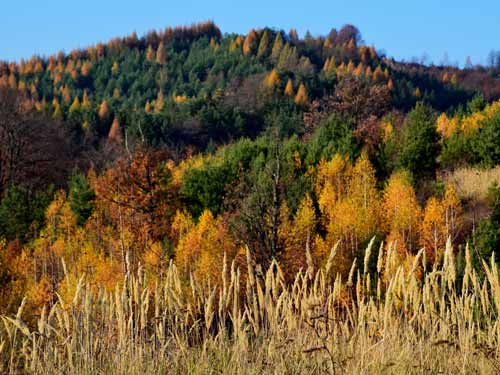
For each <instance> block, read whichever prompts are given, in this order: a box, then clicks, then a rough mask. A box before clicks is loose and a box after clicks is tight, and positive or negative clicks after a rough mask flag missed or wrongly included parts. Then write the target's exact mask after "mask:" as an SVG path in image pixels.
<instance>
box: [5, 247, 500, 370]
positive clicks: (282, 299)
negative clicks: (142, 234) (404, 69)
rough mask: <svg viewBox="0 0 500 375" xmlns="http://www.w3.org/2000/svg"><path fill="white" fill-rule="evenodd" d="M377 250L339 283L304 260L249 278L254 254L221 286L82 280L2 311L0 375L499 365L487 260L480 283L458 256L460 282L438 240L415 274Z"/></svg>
mask: <svg viewBox="0 0 500 375" xmlns="http://www.w3.org/2000/svg"><path fill="white" fill-rule="evenodd" d="M371 250H372V252H376V249H371ZM373 250H374V251H373ZM368 251H370V250H368ZM332 254H333V251H332ZM379 254H380V256H379V257H378V264H377V273H376V274H368V273H366V272H365V271H364V270H366V269H367V267H366V264H361V265H360V266H359V268H355V267H354V266H353V269H352V270H351V276H350V280H347V282H344V281H342V280H341V279H340V277H333V275H329V274H328V272H327V269H319V270H313V269H312V267H309V269H308V270H307V271H306V272H305V273H301V274H298V275H297V277H296V279H295V282H294V283H293V285H290V286H287V285H285V284H284V280H283V276H282V273H281V270H280V268H279V266H278V265H277V264H273V265H272V267H271V268H270V269H269V270H268V271H267V273H266V274H265V275H259V274H258V273H257V272H255V271H254V268H253V266H251V264H252V261H250V262H248V264H250V266H249V267H248V270H247V272H246V273H247V275H248V277H246V281H245V282H244V285H240V280H242V278H241V277H240V271H239V270H238V269H237V268H236V266H235V265H234V264H233V265H232V266H231V267H228V268H230V269H229V270H227V272H226V273H224V274H223V280H222V287H220V288H215V287H211V286H210V285H209V284H207V283H201V282H197V281H196V280H191V281H190V282H188V283H183V282H182V280H181V278H180V276H179V273H178V271H177V269H176V267H175V265H174V264H171V265H170V267H169V268H168V270H167V271H166V276H165V278H164V280H163V281H162V282H161V283H158V284H156V285H155V286H153V287H148V286H147V285H148V281H147V280H145V278H144V276H143V274H142V273H141V272H139V273H138V275H135V276H131V275H129V276H127V278H126V280H125V281H124V283H123V285H122V286H121V287H118V288H117V289H116V291H115V292H114V293H111V294H108V293H105V292H101V293H98V294H97V295H96V294H95V293H93V292H92V291H91V290H90V288H88V287H87V286H86V285H85V283H84V281H83V280H81V281H80V283H79V285H78V288H77V292H76V295H75V297H74V299H73V301H72V303H71V304H70V305H65V304H64V303H63V302H62V300H61V301H59V302H58V303H56V304H55V305H54V306H52V308H50V309H47V310H46V311H44V312H43V314H42V316H41V317H40V318H39V320H38V324H37V327H36V328H34V329H30V328H28V327H27V326H26V325H25V324H24V323H23V320H22V314H23V313H22V310H23V307H22V306H21V308H20V309H19V313H18V314H17V316H15V317H2V321H3V323H2V327H1V328H0V348H1V349H0V352H1V354H0V358H1V359H0V366H1V368H0V373H6V374H15V373H16V374H17V373H30V374H137V375H139V374H140V375H144V374H220V373H222V374H320V373H325V374H498V373H499V372H500V346H499V340H500V324H499V323H498V322H497V316H498V312H499V311H500V280H499V277H498V270H497V268H496V265H495V264H492V265H487V264H484V268H485V271H486V275H487V277H486V278H485V279H484V280H481V279H480V278H479V277H478V275H477V274H476V272H475V271H474V270H473V269H472V266H471V263H470V257H469V256H467V257H466V258H467V267H466V272H465V276H464V279H463V281H461V282H460V283H459V282H458V281H457V276H456V270H455V261H454V259H453V251H452V249H451V245H449V244H448V246H447V250H446V252H445V257H444V259H445V260H444V265H442V266H440V267H436V268H435V269H433V270H432V271H430V272H428V273H427V274H426V276H425V277H424V279H423V280H421V279H419V278H418V277H417V276H415V275H416V274H419V272H416V271H417V270H418V269H421V268H422V258H423V257H422V253H420V254H419V256H417V258H416V260H415V261H414V264H413V267H406V269H407V271H405V268H403V267H394V265H393V264H392V259H393V258H394V257H393V256H392V255H391V254H393V250H391V249H389V251H388V255H387V256H386V255H383V253H381V252H380V250H379ZM375 256H377V254H374V257H375ZM249 258H250V255H249ZM334 258H335V256H334V255H333V257H332V259H331V260H330V261H329V263H331V262H334ZM368 258H369V257H368V256H367V257H365V259H366V262H367V261H368ZM250 260H251V259H250ZM410 268H411V269H410ZM224 275H227V276H224ZM242 283H243V282H242Z"/></svg>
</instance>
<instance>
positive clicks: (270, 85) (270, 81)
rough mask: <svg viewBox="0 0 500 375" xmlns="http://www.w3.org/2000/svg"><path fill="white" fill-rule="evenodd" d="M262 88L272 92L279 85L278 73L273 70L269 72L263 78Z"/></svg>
mask: <svg viewBox="0 0 500 375" xmlns="http://www.w3.org/2000/svg"><path fill="white" fill-rule="evenodd" d="M263 84H264V87H265V88H266V89H269V90H274V89H275V88H276V86H278V85H279V84H280V75H279V73H278V71H277V70H276V68H275V69H273V70H271V72H270V73H269V74H268V75H267V76H266V78H264V82H263Z"/></svg>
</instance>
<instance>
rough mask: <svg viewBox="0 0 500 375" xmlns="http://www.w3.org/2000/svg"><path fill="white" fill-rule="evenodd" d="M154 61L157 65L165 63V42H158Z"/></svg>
mask: <svg viewBox="0 0 500 375" xmlns="http://www.w3.org/2000/svg"><path fill="white" fill-rule="evenodd" d="M156 62H157V63H158V64H159V65H165V64H166V63H167V53H166V51H165V44H163V42H160V44H159V45H158V49H157V50H156Z"/></svg>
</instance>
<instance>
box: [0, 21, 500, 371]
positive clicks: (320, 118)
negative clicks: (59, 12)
mask: <svg viewBox="0 0 500 375" xmlns="http://www.w3.org/2000/svg"><path fill="white" fill-rule="evenodd" d="M377 47H378V46H377ZM499 99H500V70H499V68H495V67H481V66H476V67H472V66H468V67H466V68H464V69H458V68H455V67H447V66H425V65H419V64H414V63H406V62H398V61H395V60H394V59H389V58H387V57H386V56H385V55H384V54H382V53H381V52H379V50H378V49H377V48H375V47H373V46H367V45H365V44H364V43H363V41H362V37H361V34H360V32H359V30H358V29H357V28H356V27H354V26H352V25H346V26H343V27H342V28H340V29H339V30H336V29H332V30H331V31H330V33H329V34H328V35H326V36H317V37H314V36H311V35H310V34H309V33H308V34H306V35H305V36H303V38H299V36H298V35H297V33H296V32H295V31H294V30H291V31H289V32H284V31H281V30H275V29H271V28H265V29H259V30H251V31H250V32H249V33H248V34H247V35H236V34H223V33H222V32H221V30H219V28H218V27H217V26H216V25H215V24H213V23H211V22H207V23H203V24H198V25H193V26H190V27H178V28H167V29H165V30H162V31H158V32H149V33H148V34H146V35H144V36H142V37H138V36H137V35H136V34H132V35H130V36H127V37H124V38H116V39H113V40H110V41H109V42H107V43H99V44H96V45H95V46H90V47H88V48H86V49H81V50H74V51H71V52H69V53H68V54H65V53H62V52H61V53H59V54H57V55H55V56H49V57H47V58H41V57H33V58H31V59H30V60H28V61H20V62H17V63H15V62H4V63H0V145H1V148H0V314H4V315H2V323H3V325H0V373H3V372H4V371H10V372H11V373H15V372H21V373H25V372H28V373H30V371H31V373H43V371H44V369H47V368H50V369H52V370H53V372H57V371H61V372H72V373H97V372H106V371H108V370H109V372H111V373H113V372H117V371H118V370H117V369H121V370H122V371H123V372H125V373H127V372H129V373H144V372H158V371H160V372H161V371H163V372H169V371H174V372H177V373H186V372H188V371H192V372H193V373H205V372H211V371H212V372H213V371H214V369H218V370H220V371H221V372H228V373H234V371H237V369H238V368H240V367H241V366H242V363H249V362H252V363H258V366H257V367H256V369H260V371H257V370H256V371H257V372H259V373H260V372H262V373H272V371H271V367H270V365H269V363H270V362H269V361H271V360H272V361H276V363H277V366H278V367H277V368H279V369H280V371H282V372H286V373H307V372H311V373H318V372H328V373H337V372H339V373H359V372H362V371H365V370H366V371H367V373H380V371H386V370H388V371H389V373H390V372H391V371H393V372H392V373H412V371H414V372H413V373H422V371H425V372H427V371H431V370H432V371H434V370H435V369H437V368H439V369H443V371H444V372H445V373H446V372H447V373H454V372H459V371H461V370H460V369H463V372H464V373H485V374H489V373H494V372H495V369H498V368H499V367H498V363H499V362H498V361H499V358H500V354H499V353H498V350H496V349H494V348H498V347H499V346H498V337H499V336H498V335H497V333H498V332H497V331H498V325H497V324H496V323H495V319H496V317H497V315H498V313H500V304H499V298H500V297H499V294H498V293H499V290H498V289H499V287H498V285H500V281H499V280H498V271H497V269H498V266H499V264H498V263H499V262H500V229H499V228H500V187H499V186H498V184H500V173H499V167H498V165H499V164H500V100H499ZM488 291H491V292H488ZM19 306H21V307H19ZM153 306H154V308H153ZM153 310H154V312H153ZM16 312H17V315H15V316H16V317H15V318H12V316H14V314H16ZM465 317H466V318H465ZM108 323H109V326H108V325H107V324H108ZM462 323H463V324H464V326H462V325H461V324H462ZM370 327H371V328H370ZM455 327H459V328H455ZM289 340H291V341H289ZM292 341H293V344H291V345H290V346H288V344H289V343H291V342H292ZM218 345H219V346H220V345H222V347H223V348H224V349H223V350H221V351H219V350H218V349H217V347H218ZM379 345H380V346H379ZM434 345H435V346H440V347H444V348H445V349H443V351H442V352H439V353H436V350H434V349H433V347H434ZM62 347H64V348H65V349H64V350H62V351H61V349H60V348H62ZM27 348H29V349H27ZM110 348H115V349H116V351H112V353H109V350H110ZM159 348H161V354H159V356H160V357H158V358H160V359H163V360H158V358H153V357H154V355H155V353H157V351H158V350H160V349H159ZM376 348H379V349H376ZM372 349H375V350H374V351H373V352H372V353H370V354H367V357H366V358H368V359H366V360H367V361H369V362H368V363H367V362H364V359H363V358H365V357H364V354H363V358H361V359H360V358H359V357H358V356H359V353H361V352H362V353H367V352H368V351H371V350H372ZM96 351H99V353H100V354H99V355H98V356H97V355H94V354H95V353H96ZM414 351H418V352H419V353H420V354H421V358H420V359H419V362H418V364H416V363H413V361H414V358H413V352H414ZM358 352H359V353H358ZM42 353H45V354H42ZM200 353H201V354H200ZM198 354H200V355H201V356H202V357H203V358H204V360H205V362H204V363H203V366H206V367H203V366H201V367H200V368H198V367H196V366H197V364H196V358H198ZM287 355H290V356H291V358H292V359H293V369H290V368H288V367H287V366H289V364H288V363H287V362H286V361H283V358H286V356H287ZM450 356H453V358H459V360H458V359H457V361H456V362H453V361H450V360H449V359H448V358H449V357H450ZM424 357H425V358H431V359H430V360H427V359H425V358H424ZM120 358H124V359H123V361H121V360H120ZM476 359H477V360H476ZM212 360H213V361H214V362H213V363H212V362H211V361H212ZM166 363H168V364H166ZM169 363H175V365H170V364H169ZM426 364H428V367H426ZM127 368H128V369H129V370H127ZM30 369H31V370H30ZM132 369H133V370H132ZM367 369H369V371H368V370H367ZM204 371H205V372H204ZM377 371H378V372H377ZM398 371H399V372H398ZM440 371H441V370H440Z"/></svg>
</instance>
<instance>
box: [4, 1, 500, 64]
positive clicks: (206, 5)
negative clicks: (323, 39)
mask: <svg viewBox="0 0 500 375" xmlns="http://www.w3.org/2000/svg"><path fill="white" fill-rule="evenodd" d="M19 4H22V5H19ZM207 19H212V20H214V21H215V22H216V23H217V25H218V26H219V27H220V28H221V30H222V31H223V32H239V33H246V32H247V31H248V30H249V29H250V28H252V27H264V26H269V27H274V28H278V29H284V30H289V29H290V28H292V27H293V28H295V29H297V30H298V32H299V34H300V35H303V34H304V33H305V32H306V31H307V30H310V31H311V33H312V34H313V35H319V34H321V35H325V34H327V33H328V31H329V30H330V29H331V28H332V27H336V28H337V29H338V28H340V27H341V26H342V25H343V24H345V23H352V24H354V25H356V26H357V27H358V28H359V29H360V30H361V33H362V35H363V38H364V40H365V42H366V43H367V44H370V45H372V44H373V45H375V46H376V47H377V48H378V49H382V50H384V51H385V52H386V53H387V55H388V56H393V57H396V58H398V59H405V60H410V59H412V58H414V57H416V58H419V59H420V58H421V57H422V56H424V55H427V56H428V59H429V60H428V61H434V62H435V63H439V62H441V61H443V59H444V56H445V54H447V56H448V60H449V62H451V63H453V62H457V63H459V64H460V65H462V64H463V63H464V61H465V59H466V57H467V56H470V57H471V59H472V62H473V63H485V62H486V57H487V55H488V53H489V52H490V51H491V50H492V49H496V50H500V1H499V0H476V1H470V0H469V1H464V0H454V1H452V0H420V1H408V0H406V1H405V0H399V1H396V0H386V1H375V0H358V1H356V0H351V1H347V0H329V1H328V0H316V1H308V0H301V1H282V0H279V1H277V0H275V1H270V0H267V1H266V0H252V1H249V0H247V1H229V0H224V1H215V0H212V1H193V0H176V1H172V0H163V1H161V0H140V1H129V0H122V1H116V0H99V1H98V0H83V1H82V0H80V1H75V0H73V1H69V2H68V1H62V0H45V1H39V0H38V1H35V0H25V1H23V2H15V1H8V0H5V1H4V4H2V17H1V18H0V20H1V21H0V35H1V37H0V60H19V59H21V58H29V57H30V56H32V55H33V54H39V55H49V54H52V53H55V52H57V51H59V50H65V51H70V50H71V49H73V48H77V47H85V46H88V45H90V44H94V43H96V42H98V41H106V40H108V39H109V38H111V37H115V36H124V35H127V34H130V33H131V32H132V31H136V32H137V33H138V34H139V35H142V34H144V33H145V32H146V31H148V30H151V29H160V28H164V27H165V26H177V25H186V24H191V23H193V22H199V21H204V20H207Z"/></svg>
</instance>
